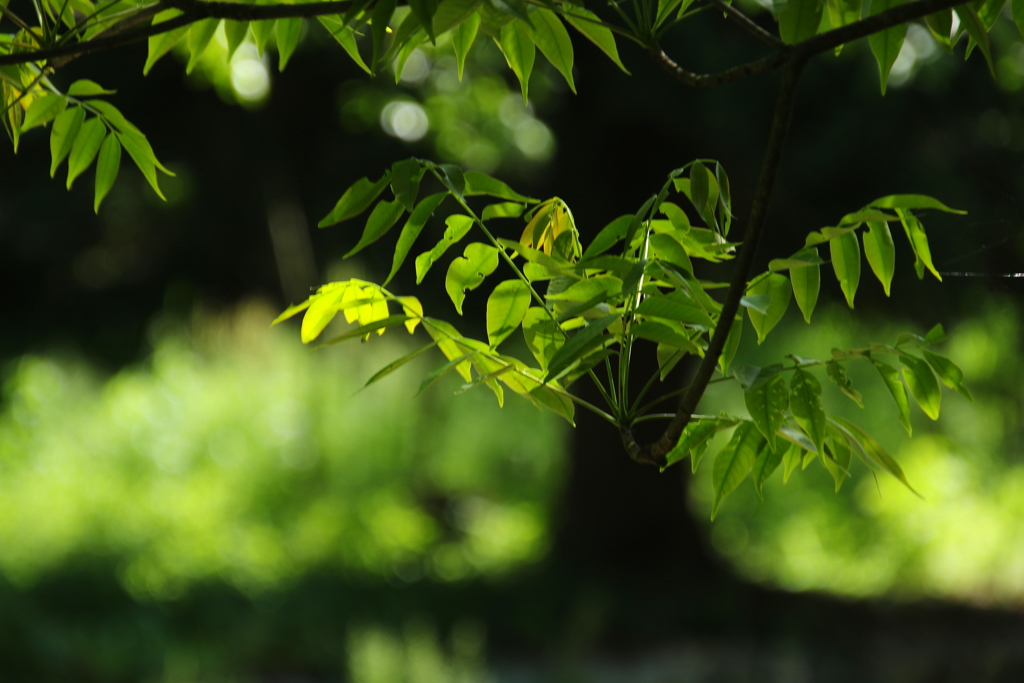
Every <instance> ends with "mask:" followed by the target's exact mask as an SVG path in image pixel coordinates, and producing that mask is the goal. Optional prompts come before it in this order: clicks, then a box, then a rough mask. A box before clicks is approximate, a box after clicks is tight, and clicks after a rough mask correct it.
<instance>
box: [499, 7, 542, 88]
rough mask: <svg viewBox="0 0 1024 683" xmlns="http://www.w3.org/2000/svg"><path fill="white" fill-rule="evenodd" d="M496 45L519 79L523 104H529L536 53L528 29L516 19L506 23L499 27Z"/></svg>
mask: <svg viewBox="0 0 1024 683" xmlns="http://www.w3.org/2000/svg"><path fill="white" fill-rule="evenodd" d="M498 47H500V48H501V53H502V54H503V55H505V61H506V62H508V66H509V68H510V69H512V71H513V73H515V75H516V77H517V78H518V79H519V84H520V86H521V88H522V91H523V104H529V89H530V74H531V73H532V72H533V62H534V59H535V55H536V46H535V45H534V43H533V38H532V37H531V36H530V32H529V29H528V28H527V27H525V26H523V25H521V24H520V23H519V22H518V21H513V22H512V23H510V24H506V25H505V26H503V27H502V28H501V34H500V36H499V41H498Z"/></svg>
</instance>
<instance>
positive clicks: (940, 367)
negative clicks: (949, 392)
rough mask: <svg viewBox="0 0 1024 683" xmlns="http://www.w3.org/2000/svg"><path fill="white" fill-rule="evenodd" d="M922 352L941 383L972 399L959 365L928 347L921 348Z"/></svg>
mask: <svg viewBox="0 0 1024 683" xmlns="http://www.w3.org/2000/svg"><path fill="white" fill-rule="evenodd" d="M921 352H922V353H924V359H925V361H926V362H927V363H928V365H930V366H931V368H932V370H934V371H935V374H936V375H937V376H938V378H939V379H940V380H942V383H943V384H945V385H946V386H947V387H949V388H950V389H954V390H956V392H957V393H958V394H960V395H961V396H963V397H964V398H966V399H967V400H968V401H972V402H973V401H974V397H973V396H971V392H970V391H968V389H967V387H965V386H964V371H963V370H961V369H960V366H959V365H957V364H956V363H954V362H953V361H951V360H950V359H948V358H946V357H945V356H940V355H939V354H937V353H932V352H931V351H929V350H928V349H921Z"/></svg>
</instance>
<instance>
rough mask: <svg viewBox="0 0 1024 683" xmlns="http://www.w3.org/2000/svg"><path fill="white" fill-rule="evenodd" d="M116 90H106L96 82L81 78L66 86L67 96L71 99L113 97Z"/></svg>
mask: <svg viewBox="0 0 1024 683" xmlns="http://www.w3.org/2000/svg"><path fill="white" fill-rule="evenodd" d="M116 92H117V91H116V90H107V89H106V88H104V87H103V86H102V85H100V84H99V83H97V82H96V81H90V80H89V79H87V78H82V79H79V80H77V81H75V82H74V83H72V84H71V85H69V86H68V90H67V93H66V94H67V95H69V96H71V97H95V96H97V95H113V94H114V93H116Z"/></svg>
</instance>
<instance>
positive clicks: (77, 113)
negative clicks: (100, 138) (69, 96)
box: [50, 107, 85, 178]
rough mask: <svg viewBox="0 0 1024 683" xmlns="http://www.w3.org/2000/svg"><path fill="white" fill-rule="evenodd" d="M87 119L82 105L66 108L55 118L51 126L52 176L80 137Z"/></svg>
mask: <svg viewBox="0 0 1024 683" xmlns="http://www.w3.org/2000/svg"><path fill="white" fill-rule="evenodd" d="M84 120H85V110H84V109H83V108H82V107H71V108H70V109H65V110H64V111H62V112H61V113H60V114H58V115H57V118H55V119H54V120H53V126H52V127H51V128H50V159H51V161H50V177H51V178H52V177H53V176H54V174H56V173H57V168H58V167H59V166H60V165H61V162H63V161H64V159H65V158H67V156H68V153H69V152H70V151H71V146H72V145H73V144H74V142H75V138H77V137H78V131H79V129H80V128H81V127H82V121H84Z"/></svg>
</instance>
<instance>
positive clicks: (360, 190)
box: [317, 173, 391, 228]
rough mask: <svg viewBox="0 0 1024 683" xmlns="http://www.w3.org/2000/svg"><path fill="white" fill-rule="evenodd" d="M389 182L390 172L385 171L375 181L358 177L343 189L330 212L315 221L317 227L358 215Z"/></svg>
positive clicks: (323, 226)
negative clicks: (343, 191)
mask: <svg viewBox="0 0 1024 683" xmlns="http://www.w3.org/2000/svg"><path fill="white" fill-rule="evenodd" d="M389 182H391V174H390V173H385V174H384V175H383V177H381V179H380V180H378V181H376V182H371V181H369V180H367V179H366V178H360V179H359V180H357V181H356V182H354V183H353V184H352V186H351V187H349V188H348V189H347V190H345V194H343V195H341V199H339V200H338V203H337V204H335V205H334V208H333V209H332V210H331V212H330V213H329V214H327V215H326V216H324V217H323V218H322V219H321V220H320V222H319V223H317V227H319V228H325V227H327V226H328V225H334V224H335V223H340V222H342V221H346V220H348V219H349V218H352V217H353V216H358V215H359V214H361V213H362V212H363V211H366V208H367V207H368V206H370V204H372V203H373V200H375V199H376V198H377V197H379V196H380V193H381V192H383V191H384V188H385V187H387V186H388V183H389Z"/></svg>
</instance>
